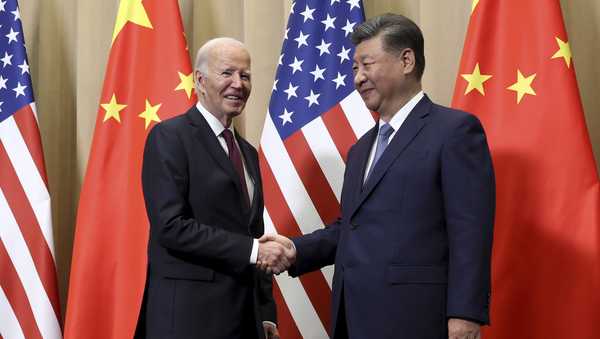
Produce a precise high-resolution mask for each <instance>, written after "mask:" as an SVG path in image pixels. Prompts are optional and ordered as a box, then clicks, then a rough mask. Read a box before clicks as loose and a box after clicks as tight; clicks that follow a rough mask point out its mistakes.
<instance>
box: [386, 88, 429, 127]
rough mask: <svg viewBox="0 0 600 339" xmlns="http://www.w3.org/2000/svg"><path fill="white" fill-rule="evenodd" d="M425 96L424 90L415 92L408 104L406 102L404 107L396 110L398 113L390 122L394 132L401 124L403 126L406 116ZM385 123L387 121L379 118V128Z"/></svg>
mask: <svg viewBox="0 0 600 339" xmlns="http://www.w3.org/2000/svg"><path fill="white" fill-rule="evenodd" d="M424 96H425V94H424V93H423V91H419V93H417V94H415V96H414V97H412V99H410V100H409V101H408V102H407V103H406V104H404V106H402V108H400V110H399V111H398V112H396V114H394V116H393V117H392V120H390V122H389V124H390V125H391V126H392V127H393V128H394V132H396V131H397V130H398V129H399V128H400V126H402V123H404V120H406V117H408V115H409V114H410V112H411V111H412V110H413V108H415V106H417V104H418V103H419V101H421V99H422V98H423V97H424ZM385 123H386V122H385V121H383V120H381V119H379V128H381V125H382V124H385Z"/></svg>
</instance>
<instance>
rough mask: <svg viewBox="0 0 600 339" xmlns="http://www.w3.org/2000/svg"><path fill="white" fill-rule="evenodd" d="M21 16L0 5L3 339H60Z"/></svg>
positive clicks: (12, 3) (11, 5) (10, 4)
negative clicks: (2, 56)
mask: <svg viewBox="0 0 600 339" xmlns="http://www.w3.org/2000/svg"><path fill="white" fill-rule="evenodd" d="M19 13H20V12H19V5H18V3H17V1H16V0H8V1H1V2H0V35H1V36H2V37H3V38H2V39H0V50H1V51H2V52H3V53H4V58H2V59H1V60H0V62H2V68H0V338H6V339H11V338H46V339H59V338H61V337H62V332H61V328H60V301H59V298H58V287H57V281H56V264H55V256H54V253H55V252H54V240H53V236H52V216H51V213H50V195H49V193H48V181H47V179H46V166H45V164H44V154H43V151H42V142H41V138H40V132H39V129H38V121H37V113H36V106H35V100H34V97H33V87H32V83H31V74H30V72H29V64H28V60H27V51H26V49H25V39H24V34H23V27H22V24H21V17H20V14H19ZM4 37H6V38H4ZM47 118H51V117H49V116H47Z"/></svg>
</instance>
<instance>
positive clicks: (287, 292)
mask: <svg viewBox="0 0 600 339" xmlns="http://www.w3.org/2000/svg"><path fill="white" fill-rule="evenodd" d="M275 279H276V280H277V285H279V289H280V290H281V294H283V299H284V300H285V303H286V305H287V306H288V309H289V310H290V313H291V315H292V318H294V322H295V323H296V326H297V327H298V330H299V331H300V334H301V335H302V338H311V339H312V338H314V339H317V338H319V339H321V338H323V339H324V338H329V337H328V335H327V331H326V330H325V328H324V327H323V323H321V320H320V319H319V317H318V316H317V312H316V310H315V308H314V307H313V305H312V304H311V302H310V299H309V298H308V295H307V294H306V291H305V290H304V287H303V286H302V284H301V283H300V280H298V279H295V278H292V277H290V276H289V275H288V274H287V273H284V274H280V275H277V276H275ZM327 312H329V310H327Z"/></svg>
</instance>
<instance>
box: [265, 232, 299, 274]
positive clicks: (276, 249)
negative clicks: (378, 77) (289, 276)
mask: <svg viewBox="0 0 600 339" xmlns="http://www.w3.org/2000/svg"><path fill="white" fill-rule="evenodd" d="M294 262H296V248H295V247H294V244H293V243H292V241H291V240H290V239H288V238H286V237H284V236H282V235H279V234H265V235H263V236H262V237H260V239H258V258H257V259H256V266H257V267H258V268H260V269H261V270H263V271H265V272H267V273H274V274H279V273H282V272H283V271H286V270H287V269H288V268H289V267H290V266H291V265H293V264H294Z"/></svg>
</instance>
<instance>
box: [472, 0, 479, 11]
mask: <svg viewBox="0 0 600 339" xmlns="http://www.w3.org/2000/svg"><path fill="white" fill-rule="evenodd" d="M477 5H479V0H473V2H472V3H471V14H473V12H474V11H475V7H477Z"/></svg>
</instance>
